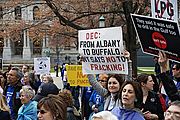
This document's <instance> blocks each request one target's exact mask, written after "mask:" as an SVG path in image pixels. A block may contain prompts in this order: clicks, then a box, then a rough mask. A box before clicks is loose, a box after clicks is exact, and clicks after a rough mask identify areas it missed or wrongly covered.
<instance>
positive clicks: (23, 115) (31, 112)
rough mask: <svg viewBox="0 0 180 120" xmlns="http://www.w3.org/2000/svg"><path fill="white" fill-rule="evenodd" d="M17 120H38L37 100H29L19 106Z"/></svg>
mask: <svg viewBox="0 0 180 120" xmlns="http://www.w3.org/2000/svg"><path fill="white" fill-rule="evenodd" d="M17 120H37V102H36V101H29V103H27V104H23V105H22V106H21V107H20V108H19V111H18V118H17Z"/></svg>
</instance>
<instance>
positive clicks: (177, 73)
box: [0, 52, 180, 120]
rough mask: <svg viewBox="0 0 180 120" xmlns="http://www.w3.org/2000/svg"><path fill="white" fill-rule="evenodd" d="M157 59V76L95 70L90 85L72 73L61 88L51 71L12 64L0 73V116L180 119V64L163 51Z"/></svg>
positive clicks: (7, 119)
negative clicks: (76, 81)
mask: <svg viewBox="0 0 180 120" xmlns="http://www.w3.org/2000/svg"><path fill="white" fill-rule="evenodd" d="M128 57H129V56H128ZM156 61H158V62H157V63H156V67H155V72H156V73H155V75H154V74H147V73H141V74H139V75H138V76H137V77H136V78H133V79H131V78H129V77H128V78H129V79H126V78H127V77H125V75H122V74H110V75H109V74H104V73H102V74H99V75H92V74H89V75H87V76H88V80H89V83H90V85H91V86H90V87H80V86H73V87H72V86H70V84H69V83H68V78H67V81H66V80H64V79H63V81H64V82H65V86H64V89H61V90H60V89H58V87H57V86H56V85H55V84H54V81H53V78H52V76H51V75H50V74H43V75H36V74H35V72H34V70H33V68H32V70H30V67H29V66H28V65H26V64H24V65H22V67H21V69H20V68H17V67H13V66H10V67H9V68H8V70H7V71H1V72H0V120H164V119H165V120H180V64H179V63H173V64H172V67H169V64H168V59H167V57H166V54H165V53H163V52H160V53H159V57H158V60H156ZM157 67H158V68H157Z"/></svg>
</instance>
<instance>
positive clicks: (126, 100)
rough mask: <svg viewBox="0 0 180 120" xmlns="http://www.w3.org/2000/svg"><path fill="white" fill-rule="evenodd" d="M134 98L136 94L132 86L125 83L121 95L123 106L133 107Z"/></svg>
mask: <svg viewBox="0 0 180 120" xmlns="http://www.w3.org/2000/svg"><path fill="white" fill-rule="evenodd" d="M135 98H136V95H135V91H134V88H133V86H132V85H131V84H127V85H125V86H124V88H123V90H122V95H121V99H122V104H123V106H130V107H134V101H135Z"/></svg>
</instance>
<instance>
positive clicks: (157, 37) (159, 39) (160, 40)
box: [152, 32, 167, 49]
mask: <svg viewBox="0 0 180 120" xmlns="http://www.w3.org/2000/svg"><path fill="white" fill-rule="evenodd" d="M152 39H153V41H154V44H155V45H156V46H157V47H158V48H161V49H166V47H167V42H166V39H165V38H164V36H163V35H161V34H160V33H158V32H154V33H153V34H152Z"/></svg>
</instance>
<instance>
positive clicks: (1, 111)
mask: <svg viewBox="0 0 180 120" xmlns="http://www.w3.org/2000/svg"><path fill="white" fill-rule="evenodd" d="M0 120H11V118H10V109H9V107H8V106H7V104H6V97H5V96H3V94H2V93H0Z"/></svg>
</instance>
